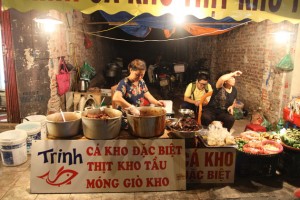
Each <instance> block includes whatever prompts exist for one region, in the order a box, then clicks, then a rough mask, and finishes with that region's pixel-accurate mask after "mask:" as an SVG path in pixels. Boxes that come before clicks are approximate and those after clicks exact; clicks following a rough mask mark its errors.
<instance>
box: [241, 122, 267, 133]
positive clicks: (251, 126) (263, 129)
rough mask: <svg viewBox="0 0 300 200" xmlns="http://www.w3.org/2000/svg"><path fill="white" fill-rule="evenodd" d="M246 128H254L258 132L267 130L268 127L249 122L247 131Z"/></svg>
mask: <svg viewBox="0 0 300 200" xmlns="http://www.w3.org/2000/svg"><path fill="white" fill-rule="evenodd" d="M246 130H252V131H256V132H266V131H267V129H266V127H264V126H261V125H258V124H247V125H246V127H245V131H246Z"/></svg>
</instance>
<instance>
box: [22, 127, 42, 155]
mask: <svg viewBox="0 0 300 200" xmlns="http://www.w3.org/2000/svg"><path fill="white" fill-rule="evenodd" d="M16 130H24V131H26V133H27V142H26V143H27V153H28V154H30V153H31V146H32V140H40V139H41V123H40V122H25V123H22V124H18V125H17V126H16Z"/></svg>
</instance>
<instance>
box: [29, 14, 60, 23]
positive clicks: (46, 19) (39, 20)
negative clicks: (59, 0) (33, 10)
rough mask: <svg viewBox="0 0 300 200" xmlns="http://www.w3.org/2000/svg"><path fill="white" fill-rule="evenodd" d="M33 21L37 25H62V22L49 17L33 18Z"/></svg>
mask: <svg viewBox="0 0 300 200" xmlns="http://www.w3.org/2000/svg"><path fill="white" fill-rule="evenodd" d="M33 20H34V21H35V22H37V23H41V24H46V25H49V24H52V25H58V24H62V23H63V22H62V21H60V20H58V19H55V18H54V17H51V16H43V17H39V18H34V19H33Z"/></svg>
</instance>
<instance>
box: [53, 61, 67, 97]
mask: <svg viewBox="0 0 300 200" xmlns="http://www.w3.org/2000/svg"><path fill="white" fill-rule="evenodd" d="M59 67H61V69H60V73H59V74H57V75H56V82H57V93H58V94H59V95H63V94H65V93H66V92H67V91H69V89H70V73H69V71H68V68H67V66H66V63H65V61H64V59H62V58H60V60H59Z"/></svg>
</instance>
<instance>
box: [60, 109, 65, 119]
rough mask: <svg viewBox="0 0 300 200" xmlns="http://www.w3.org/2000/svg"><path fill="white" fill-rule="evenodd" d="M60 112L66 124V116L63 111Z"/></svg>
mask: <svg viewBox="0 0 300 200" xmlns="http://www.w3.org/2000/svg"><path fill="white" fill-rule="evenodd" d="M59 110H60V114H61V116H62V118H63V120H64V122H66V119H65V116H64V113H63V111H62V110H61V109H59Z"/></svg>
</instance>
